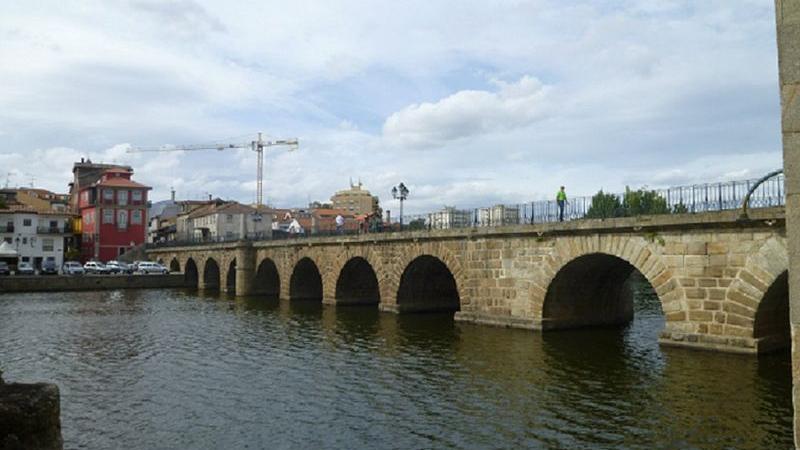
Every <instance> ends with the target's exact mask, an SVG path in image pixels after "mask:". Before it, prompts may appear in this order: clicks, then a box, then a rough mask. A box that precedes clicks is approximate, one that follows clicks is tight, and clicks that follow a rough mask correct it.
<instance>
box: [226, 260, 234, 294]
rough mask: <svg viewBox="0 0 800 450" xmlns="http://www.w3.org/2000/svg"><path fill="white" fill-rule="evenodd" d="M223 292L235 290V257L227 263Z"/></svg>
mask: <svg viewBox="0 0 800 450" xmlns="http://www.w3.org/2000/svg"><path fill="white" fill-rule="evenodd" d="M225 292H230V293H235V292H236V258H233V259H231V261H230V262H229V263H228V272H227V273H226V274H225Z"/></svg>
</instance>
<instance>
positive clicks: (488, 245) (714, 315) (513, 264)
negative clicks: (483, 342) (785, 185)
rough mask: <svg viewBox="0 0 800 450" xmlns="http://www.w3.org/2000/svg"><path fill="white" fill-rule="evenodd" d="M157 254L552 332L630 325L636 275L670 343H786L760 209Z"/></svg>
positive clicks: (772, 240) (243, 279)
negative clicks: (741, 215)
mask: <svg viewBox="0 0 800 450" xmlns="http://www.w3.org/2000/svg"><path fill="white" fill-rule="evenodd" d="M151 257H152V258H159V259H161V260H162V261H164V262H165V263H166V264H171V263H173V259H174V260H175V261H174V263H175V264H177V265H180V267H185V266H186V264H187V263H188V262H189V260H190V259H191V260H192V261H193V263H194V264H195V265H196V266H197V268H198V274H199V280H198V283H197V284H198V287H199V288H201V289H202V288H206V287H208V286H212V285H213V286H222V287H225V286H228V285H229V283H227V282H228V281H231V278H234V274H235V279H236V280H235V282H234V283H232V284H230V290H233V291H234V292H235V293H236V294H238V295H248V294H250V293H253V292H255V289H254V288H253V286H258V288H257V290H258V291H259V292H264V291H268V290H270V289H269V286H266V285H265V282H264V280H262V279H260V278H258V277H257V276H256V275H257V274H258V273H259V267H262V266H263V267H274V269H273V270H274V272H275V273H274V274H272V275H273V276H271V277H269V278H271V279H274V280H277V283H278V284H279V286H272V289H271V290H272V291H273V292H277V291H279V292H280V297H281V298H284V299H292V298H294V299H300V298H305V299H309V298H318V297H321V300H322V301H323V302H324V303H328V304H343V303H352V294H351V295H350V296H348V295H345V294H344V293H345V292H355V291H359V292H372V291H371V289H373V287H374V292H377V295H375V296H376V297H378V298H376V299H374V301H371V299H363V298H362V299H360V300H359V303H376V302H377V303H378V304H379V305H380V308H381V309H382V310H385V311H394V312H404V311H425V310H442V309H449V310H453V311H456V312H455V317H456V319H457V320H461V321H469V322H475V323H483V324H492V325H501V326H512V327H520V328H529V329H544V330H549V329H558V328H568V327H579V326H591V325H598V324H610V323H620V322H625V321H626V320H629V319H630V317H631V311H632V306H631V304H630V303H629V302H630V301H631V300H630V298H626V296H627V291H626V290H625V289H623V285H624V282H625V280H626V279H627V276H628V275H630V274H631V273H632V272H633V271H638V272H640V273H641V274H642V275H643V276H644V278H646V279H647V280H648V281H649V283H650V285H651V286H652V287H653V289H654V290H655V292H656V294H657V295H658V297H659V299H660V301H661V306H662V310H663V312H664V315H665V318H666V326H665V329H664V330H663V333H662V335H661V341H662V342H663V343H665V344H670V345H680V346H689V347H698V348H710V349H717V350H725V351H735V352H758V351H766V350H770V349H773V348H775V347H776V346H780V345H784V344H787V343H788V341H786V338H785V336H783V335H782V334H781V327H780V322H781V319H777V320H776V319H775V315H774V314H773V315H768V317H766V319H765V322H770V320H771V323H772V325H765V326H762V327H757V321H758V320H759V317H761V316H764V314H763V311H762V314H761V316H759V311H760V308H759V307H760V305H761V301H762V299H763V298H764V297H765V295H766V293H767V291H768V290H769V289H770V288H771V287H773V285H775V284H776V281H777V282H780V280H782V278H781V275H782V274H784V273H785V272H786V271H787V267H788V252H787V241H786V237H785V231H784V222H783V211H782V210H781V209H770V210H760V211H754V214H753V220H751V221H746V222H742V221H739V220H738V215H737V214H736V212H735V211H731V212H725V213H714V214H698V215H685V216H654V217H645V218H628V219H614V220H606V221H593V220H585V221H576V222H572V223H567V224H558V225H544V226H515V227H505V228H492V229H488V228H486V229H479V228H476V229H464V230H446V231H436V232H417V233H394V234H385V235H362V236H359V237H338V238H320V239H307V240H296V241H274V242H270V241H265V242H257V243H244V242H243V243H239V244H225V245H210V246H205V247H187V248H177V249H163V250H157V251H153V252H151ZM238 261H243V262H245V263H244V264H241V265H240V264H239V263H238ZM353 261H364V262H365V264H360V265H356V266H353V264H350V265H349V267H350V268H349V269H348V271H347V275H346V276H343V275H342V274H343V273H345V271H344V268H345V267H346V266H348V263H352V262H353ZM215 265H217V266H219V275H216V271H211V272H210V273H214V274H215V275H214V276H215V279H214V280H204V279H203V274H204V272H206V270H205V268H206V267H209V266H210V267H214V266H215ZM362 266H363V267H362ZM354 267H355V268H354ZM357 267H361V269H357ZM442 268H444V269H442ZM354 270H355V273H353V271H354ZM359 271H360V272H359ZM226 272H230V274H228V273H226ZM359 273H360V274H359ZM263 276H264V275H263V274H262V277H263ZM217 278H219V280H217ZM371 280H374V281H371ZM375 282H377V286H372V284H374V283H375ZM784 282H785V281H784ZM271 283H275V281H271ZM342 283H351V284H352V285H351V286H344V287H343V286H342ZM293 285H294V288H293V287H292V286H293ZM773 291H774V292H780V289H777V290H773ZM404 292H414V294H413V295H405V294H403V293H404ZM452 292H454V294H453V295H451V293H452ZM371 295H372V294H371ZM453 297H454V298H455V303H452V302H451V301H450V299H451V298H453ZM439 300H441V301H439ZM781 300H782V301H783V304H784V305H785V304H786V299H785V298H784V299H777V300H776V302H777V303H776V304H777V306H776V307H774V308H772V309H771V310H774V311H778V310H779V309H780V304H781V303H780V301H781ZM786 321H787V322H788V319H787V320H786ZM756 328H759V329H760V330H761V334H758V335H757V334H756V332H755V330H756Z"/></svg>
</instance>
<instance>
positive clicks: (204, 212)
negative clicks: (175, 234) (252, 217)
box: [187, 202, 256, 219]
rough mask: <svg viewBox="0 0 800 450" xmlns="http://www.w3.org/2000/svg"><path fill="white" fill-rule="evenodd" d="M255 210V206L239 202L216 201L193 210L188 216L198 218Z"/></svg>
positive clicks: (248, 212) (245, 212)
mask: <svg viewBox="0 0 800 450" xmlns="http://www.w3.org/2000/svg"><path fill="white" fill-rule="evenodd" d="M255 211H256V210H255V209H254V208H251V207H249V206H247V205H243V204H241V203H237V202H215V203H211V204H208V205H204V206H201V207H199V208H197V209H195V210H193V211H192V212H190V213H189V215H188V216H187V218H188V219H196V218H198V217H204V216H208V215H210V214H250V213H252V212H255Z"/></svg>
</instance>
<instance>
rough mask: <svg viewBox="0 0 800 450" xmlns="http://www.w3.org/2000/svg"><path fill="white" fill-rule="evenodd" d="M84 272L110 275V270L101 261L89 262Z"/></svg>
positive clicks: (85, 265)
mask: <svg viewBox="0 0 800 450" xmlns="http://www.w3.org/2000/svg"><path fill="white" fill-rule="evenodd" d="M83 270H85V271H86V273H96V274H105V273H109V271H108V268H107V267H106V266H105V265H104V264H103V263H101V262H99V261H89V262H87V263H86V264H84V265H83Z"/></svg>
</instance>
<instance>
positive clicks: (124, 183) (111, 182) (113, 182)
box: [95, 177, 151, 189]
mask: <svg viewBox="0 0 800 450" xmlns="http://www.w3.org/2000/svg"><path fill="white" fill-rule="evenodd" d="M95 186H108V187H130V188H143V189H151V188H150V186H145V185H143V184H141V183H137V182H135V181H133V180H129V179H127V178H119V177H116V178H107V179H105V180H102V181H98V182H97V183H95Z"/></svg>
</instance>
